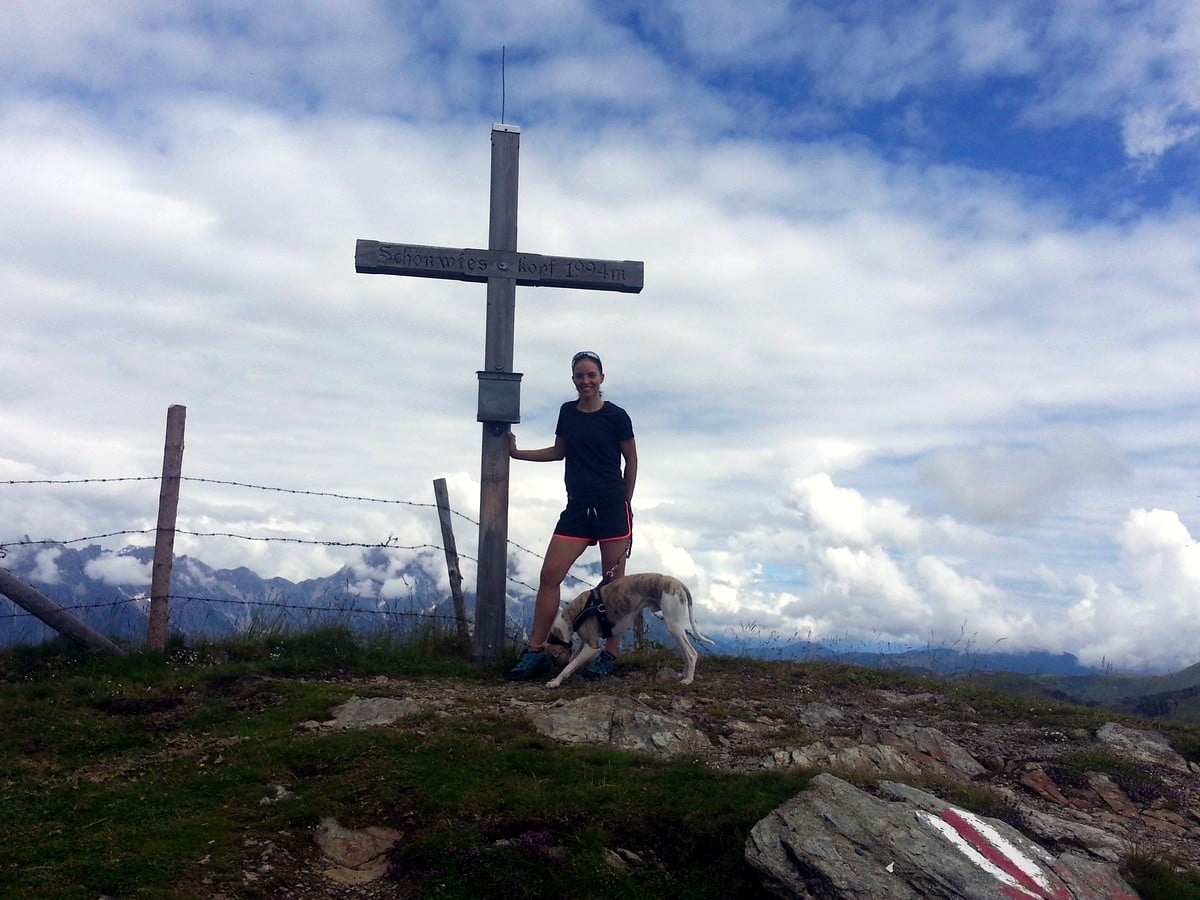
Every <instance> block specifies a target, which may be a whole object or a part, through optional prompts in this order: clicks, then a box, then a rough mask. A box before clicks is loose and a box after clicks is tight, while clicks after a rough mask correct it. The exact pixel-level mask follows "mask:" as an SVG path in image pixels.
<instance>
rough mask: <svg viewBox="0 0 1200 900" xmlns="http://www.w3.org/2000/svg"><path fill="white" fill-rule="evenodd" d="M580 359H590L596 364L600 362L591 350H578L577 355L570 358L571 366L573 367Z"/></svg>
mask: <svg viewBox="0 0 1200 900" xmlns="http://www.w3.org/2000/svg"><path fill="white" fill-rule="evenodd" d="M581 359H591V360H595V361H596V362H597V363H598V362H600V357H599V356H597V355H596V354H595V353H593V352H592V351H591V350H580V351H579V352H578V353H576V354H575V355H574V356H572V357H571V365H575V363H577V362H579V361H580V360H581Z"/></svg>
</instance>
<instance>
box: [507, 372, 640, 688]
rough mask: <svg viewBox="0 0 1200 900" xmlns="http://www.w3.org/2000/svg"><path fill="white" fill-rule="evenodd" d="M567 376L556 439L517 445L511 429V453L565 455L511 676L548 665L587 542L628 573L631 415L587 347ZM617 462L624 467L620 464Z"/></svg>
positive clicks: (591, 670)
mask: <svg viewBox="0 0 1200 900" xmlns="http://www.w3.org/2000/svg"><path fill="white" fill-rule="evenodd" d="M571 381H572V382H573V383H574V385H575V391H576V393H577V394H578V395H579V396H578V398H577V399H576V400H572V401H567V402H566V403H564V404H563V405H562V408H561V409H559V411H558V425H557V426H556V427H555V429H554V444H553V445H552V446H549V447H543V448H542V449H541V450H518V449H517V439H516V437H515V436H514V435H513V434H512V433H511V432H510V433H509V435H508V448H509V450H508V455H509V456H510V457H512V458H513V459H523V460H528V461H530V462H554V461H557V460H560V459H564V460H566V465H565V466H564V469H565V475H564V480H565V481H566V485H567V506H566V509H564V510H563V512H562V515H560V516H559V518H558V524H557V525H556V526H555V528H554V534H553V535H552V536H551V538H550V546H549V547H548V548H547V550H546V560H545V562H544V563H543V564H542V573H541V576H540V578H539V580H538V591H537V600H536V601H535V603H534V608H533V630H532V631H531V632H530V635H529V646H528V647H526V648H525V652H524V653H523V654H522V655H521V658H520V659H519V660H518V661H517V664H516V666H515V667H514V668H513V669H512V670H511V671H510V672H509V673H508V677H509V679H511V680H513V681H529V680H531V679H534V678H537V677H538V676H539V675H540V674H541V673H542V671H543V669H545V668H547V667H548V665H549V661H548V660H547V659H546V654H545V652H544V650H543V649H542V648H543V647H544V645H545V642H546V637H547V636H548V635H549V633H550V626H551V624H553V622H554V617H555V615H556V614H557V613H558V608H559V604H560V603H561V602H562V583H563V579H565V578H566V577H567V572H569V571H570V569H571V566H573V565H574V564H575V560H577V559H579V557H580V555H581V554H582V553H583V551H584V550H585V549H587V547H588V546H590V545H592V544H599V545H600V566H601V571H602V572H603V573H604V576H603V577H604V580H605V581H608V580H610V579H612V578H620V577H621V576H622V575H624V574H625V558H626V556H627V554H628V551H629V549H630V547H631V542H632V540H633V513H632V511H631V508H630V502H631V501H632V500H633V487H634V484H635V483H636V482H637V445H636V444H635V443H634V439H633V423H632V422H631V421H630V419H629V414H628V413H626V412H625V410H623V409H621V407H619V406H617V405H616V404H614V403H609V402H608V401H606V400H605V399H604V397H603V396H602V395H601V392H600V386H601V385H602V384H604V364H603V363H601V362H600V357H599V356H597V355H596V354H595V353H593V352H592V351H590V350H581V351H580V352H579V353H576V354H575V356H574V357H572V359H571ZM622 462H623V463H624V466H622ZM617 644H618V639H617V638H616V637H614V638H612V639H610V640H609V641H608V644H607V645H606V647H605V649H604V650H603V651H601V652H600V653H599V654H598V655H597V656H596V658H595V659H593V660H592V662H591V663H590V664H589V665H588V667H587V668H586V669H585V670H584V673H583V674H584V676H585V677H592V678H596V677H601V676H604V675H611V674H612V673H613V671H614V670H615V668H616V657H615V655H614V654H615V653H616V650H617Z"/></svg>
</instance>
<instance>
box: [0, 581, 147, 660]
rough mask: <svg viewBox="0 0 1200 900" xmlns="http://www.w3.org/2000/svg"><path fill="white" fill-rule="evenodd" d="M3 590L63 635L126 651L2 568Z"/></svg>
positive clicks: (104, 648) (91, 645)
mask: <svg viewBox="0 0 1200 900" xmlns="http://www.w3.org/2000/svg"><path fill="white" fill-rule="evenodd" d="M0 594H3V595H4V596H5V597H7V598H8V599H10V600H11V601H12V602H13V603H15V604H17V606H19V607H21V608H22V609H24V610H25V611H26V612H28V613H30V614H32V615H34V616H37V617H38V618H39V619H41V620H42V621H43V622H45V623H46V624H47V625H49V626H50V627H51V628H53V629H54V630H55V631H57V632H58V633H59V634H61V635H62V636H63V637H66V638H69V639H70V640H72V641H74V642H75V643H76V644H79V645H80V646H81V647H87V648H88V649H90V650H100V651H101V652H103V653H107V654H109V655H111V656H122V655H123V654H124V653H125V651H124V650H122V649H121V648H120V647H118V646H117V645H116V644H114V643H113V642H112V641H110V640H109V639H108V638H106V637H105V636H104V635H102V634H101V633H100V632H98V631H96V630H94V629H93V628H91V627H89V626H88V625H86V624H85V623H83V622H81V621H80V620H79V619H77V618H75V617H74V616H73V615H71V614H70V613H69V612H67V611H66V610H65V609H63V608H62V607H61V606H59V605H58V604H57V603H55V602H54V601H53V600H51V599H50V598H49V597H47V596H45V595H44V594H42V593H41V592H39V591H38V590H37V589H36V588H33V587H30V586H29V585H27V584H25V582H23V581H21V580H20V579H19V578H17V577H16V576H15V575H13V574H12V573H11V572H9V571H8V570H7V569H0Z"/></svg>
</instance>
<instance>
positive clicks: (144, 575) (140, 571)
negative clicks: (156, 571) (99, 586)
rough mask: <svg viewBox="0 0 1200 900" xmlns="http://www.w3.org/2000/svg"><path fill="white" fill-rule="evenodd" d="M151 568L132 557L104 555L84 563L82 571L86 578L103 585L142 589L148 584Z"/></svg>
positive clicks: (148, 564)
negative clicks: (100, 582)
mask: <svg viewBox="0 0 1200 900" xmlns="http://www.w3.org/2000/svg"><path fill="white" fill-rule="evenodd" d="M151 568H152V566H151V564H150V563H148V562H146V563H143V562H140V561H138V559H137V558H136V557H133V556H122V555H111V556H110V555H104V556H100V557H97V558H96V559H92V560H88V561H87V562H86V563H84V566H83V571H84V574H86V575H87V577H88V578H92V579H95V580H96V581H102V582H104V583H105V584H111V585H114V586H122V587H124V586H137V587H144V586H146V585H148V584H149V583H150V570H151Z"/></svg>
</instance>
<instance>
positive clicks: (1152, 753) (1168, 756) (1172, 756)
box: [1096, 722, 1189, 772]
mask: <svg viewBox="0 0 1200 900" xmlns="http://www.w3.org/2000/svg"><path fill="white" fill-rule="evenodd" d="M1096 739H1097V740H1099V741H1100V742H1101V743H1104V744H1107V745H1108V746H1109V747H1110V748H1112V751H1113V752H1114V753H1117V754H1118V755H1120V756H1124V757H1125V758H1126V759H1132V760H1133V761H1135V762H1144V763H1150V764H1152V765H1158V766H1166V767H1167V768H1168V769H1174V770H1175V771H1177V772H1187V771H1188V770H1189V767H1188V763H1187V760H1186V759H1184V758H1183V757H1182V756H1180V755H1179V754H1178V753H1176V752H1175V751H1174V750H1172V749H1171V745H1170V744H1168V743H1167V739H1166V738H1165V737H1163V736H1162V735H1161V734H1159V733H1158V732H1157V731H1138V730H1136V729H1134V728H1126V727H1125V726H1124V725H1120V724H1118V723H1117V722H1106V723H1105V724H1104V725H1101V726H1100V729H1099V730H1098V731H1097V732H1096Z"/></svg>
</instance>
